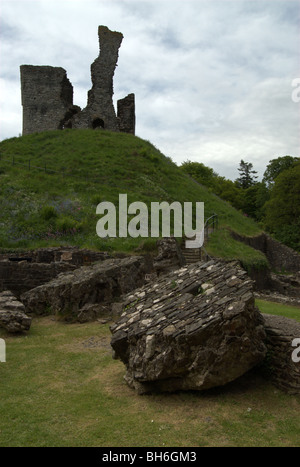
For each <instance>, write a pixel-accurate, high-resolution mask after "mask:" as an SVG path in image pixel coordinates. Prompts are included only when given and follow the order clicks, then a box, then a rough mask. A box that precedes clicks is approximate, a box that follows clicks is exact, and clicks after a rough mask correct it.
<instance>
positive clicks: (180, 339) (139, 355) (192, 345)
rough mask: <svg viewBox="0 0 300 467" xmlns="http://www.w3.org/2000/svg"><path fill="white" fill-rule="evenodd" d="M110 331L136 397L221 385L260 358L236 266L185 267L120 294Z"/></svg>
mask: <svg viewBox="0 0 300 467" xmlns="http://www.w3.org/2000/svg"><path fill="white" fill-rule="evenodd" d="M111 332H112V340H111V345H112V348H113V350H114V352H115V357H116V358H120V359H121V360H122V361H123V363H124V364H125V366H126V370H127V372H126V376H125V380H126V381H127V383H128V385H129V386H130V387H132V388H134V389H135V390H137V391H138V393H145V392H156V391H177V390H203V389H208V388H211V387H214V386H221V385H224V384H226V383H228V382H230V381H233V380H234V379H235V378H237V377H239V376H241V375H242V374H244V373H245V372H246V371H248V370H249V369H250V368H252V367H254V366H255V365H256V364H258V363H260V362H261V361H262V360H263V358H264V356H265V353H266V347H265V344H264V339H265V331H264V327H263V319H262V315H261V314H260V312H259V311H258V309H257V308H256V307H255V303H254V296H253V281H251V280H250V279H249V277H248V276H247V274H246V272H245V271H243V270H242V269H241V268H240V267H239V266H238V265H237V264H236V263H228V264H227V263H223V262H217V261H210V262H207V263H201V262H199V263H195V264H193V265H187V266H186V267H183V268H180V269H178V270H176V271H173V272H171V273H170V274H168V275H165V276H163V277H161V278H158V279H157V281H155V282H152V283H151V284H148V285H145V286H143V287H141V288H140V289H138V290H136V291H135V292H134V293H131V294H128V295H127V296H126V297H125V298H124V300H123V313H122V315H121V317H120V319H119V320H118V321H117V322H116V323H115V324H113V325H112V326H111Z"/></svg>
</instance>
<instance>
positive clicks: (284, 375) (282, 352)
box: [263, 315, 300, 394]
mask: <svg viewBox="0 0 300 467" xmlns="http://www.w3.org/2000/svg"><path fill="white" fill-rule="evenodd" d="M264 320H265V330H266V334H267V340H266V345H267V350H268V351H267V357H266V360H265V364H264V366H263V369H264V375H267V376H268V377H269V378H270V379H271V381H272V382H273V384H275V385H276V386H277V387H278V388H279V389H281V390H283V391H284V392H287V393H289V394H300V362H295V361H293V359H292V354H293V352H294V351H296V350H297V349H296V347H293V346H292V342H293V340H294V339H300V323H298V322H297V321H295V320H292V319H288V318H284V317H282V316H273V315H264ZM299 345H300V344H298V347H299ZM299 355H300V351H299V352H298V356H299Z"/></svg>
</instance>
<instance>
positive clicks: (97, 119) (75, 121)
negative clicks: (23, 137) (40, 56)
mask: <svg viewBox="0 0 300 467" xmlns="http://www.w3.org/2000/svg"><path fill="white" fill-rule="evenodd" d="M98 36H99V44H100V53H99V56H98V57H97V58H96V59H95V61H94V62H93V63H92V65H91V79H92V88H91V89H90V91H89V92H88V102H87V106H86V107H85V108H84V109H83V110H81V109H80V107H78V106H75V105H73V87H72V84H71V83H70V81H69V80H68V78H67V75H66V71H65V70H64V69H63V68H58V67H51V66H32V65H21V67H20V71H21V93H22V105H23V134H28V133H34V132H40V131H46V130H56V129H63V128H91V129H106V130H111V131H123V132H127V133H132V134H135V104H134V94H129V95H128V96H127V97H125V98H124V99H121V100H120V101H118V116H117V115H116V112H115V109H114V105H113V100H112V98H113V76H114V72H115V68H116V66H117V61H118V52H119V48H120V45H121V42H122V40H123V35H122V34H121V33H120V32H115V31H110V30H109V29H108V28H107V27H106V26H99V28H98Z"/></svg>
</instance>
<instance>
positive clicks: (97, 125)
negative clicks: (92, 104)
mask: <svg viewBox="0 0 300 467" xmlns="http://www.w3.org/2000/svg"><path fill="white" fill-rule="evenodd" d="M92 127H93V130H95V129H96V128H104V121H103V120H102V118H95V120H93V123H92Z"/></svg>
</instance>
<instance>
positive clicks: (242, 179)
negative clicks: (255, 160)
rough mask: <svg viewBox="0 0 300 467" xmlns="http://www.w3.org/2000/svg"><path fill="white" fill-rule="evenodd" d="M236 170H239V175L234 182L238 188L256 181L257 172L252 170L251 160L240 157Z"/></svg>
mask: <svg viewBox="0 0 300 467" xmlns="http://www.w3.org/2000/svg"><path fill="white" fill-rule="evenodd" d="M238 171H239V172H240V176H239V178H237V179H236V183H237V185H238V186H239V187H240V188H243V189H247V188H249V187H251V186H253V185H254V184H255V183H256V178H257V175H255V174H256V173H257V172H256V170H253V165H252V164H251V162H245V161H243V159H242V160H241V162H240V167H239V168H238Z"/></svg>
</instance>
